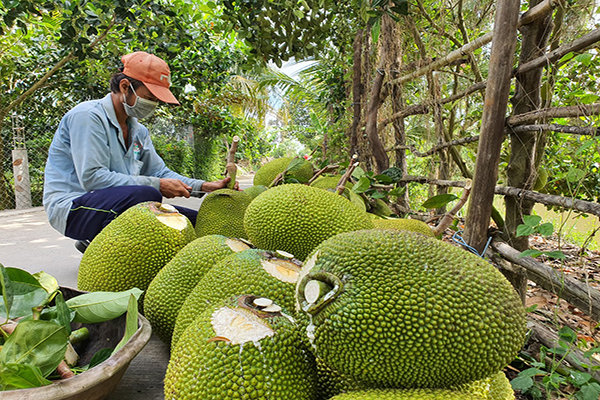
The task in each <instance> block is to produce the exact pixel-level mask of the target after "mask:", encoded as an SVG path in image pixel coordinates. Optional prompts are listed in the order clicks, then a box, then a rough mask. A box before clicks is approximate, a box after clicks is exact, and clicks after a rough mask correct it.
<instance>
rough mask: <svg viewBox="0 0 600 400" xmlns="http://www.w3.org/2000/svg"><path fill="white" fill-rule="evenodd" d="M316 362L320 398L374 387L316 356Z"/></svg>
mask: <svg viewBox="0 0 600 400" xmlns="http://www.w3.org/2000/svg"><path fill="white" fill-rule="evenodd" d="M309 345H310V342H309ZM315 363H316V366H317V378H318V379H317V382H318V383H317V393H318V396H317V398H319V399H330V398H332V397H333V396H335V395H338V394H342V393H347V392H354V391H358V390H368V389H372V388H373V387H372V385H369V384H366V383H363V382H358V381H356V380H354V379H352V378H349V377H347V376H344V375H342V374H340V373H339V372H337V371H336V370H334V369H333V368H331V367H330V366H329V365H327V364H326V363H325V362H324V361H323V360H321V359H319V358H315Z"/></svg>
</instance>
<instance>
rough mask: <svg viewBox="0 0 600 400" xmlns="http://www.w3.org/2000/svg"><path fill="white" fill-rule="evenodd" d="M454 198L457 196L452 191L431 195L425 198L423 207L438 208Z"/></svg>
mask: <svg viewBox="0 0 600 400" xmlns="http://www.w3.org/2000/svg"><path fill="white" fill-rule="evenodd" d="M456 199H458V197H456V195H454V194H452V193H446V194H438V195H437V196H433V197H430V198H428V199H427V200H425V202H424V203H423V207H424V208H427V209H432V208H440V207H444V206H445V205H446V204H448V203H450V202H451V201H454V200H456Z"/></svg>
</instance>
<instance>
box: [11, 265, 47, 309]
mask: <svg viewBox="0 0 600 400" xmlns="http://www.w3.org/2000/svg"><path fill="white" fill-rule="evenodd" d="M4 271H5V272H6V276H5V277H4V280H5V281H6V279H7V278H8V281H10V286H11V288H12V289H11V290H12V295H13V296H12V304H11V306H10V317H11V318H18V317H23V316H25V315H27V314H31V309H32V308H33V307H37V306H39V305H42V304H45V303H47V301H48V300H49V294H48V292H46V290H45V289H44V288H43V287H42V286H41V285H40V283H39V282H38V281H37V279H35V278H34V277H33V275H31V274H30V273H29V272H27V271H23V270H22V269H18V268H5V269H4ZM3 293H4V288H3ZM3 302H4V300H3ZM0 317H7V315H6V308H5V307H0Z"/></svg>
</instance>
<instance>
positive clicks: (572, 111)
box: [506, 103, 600, 126]
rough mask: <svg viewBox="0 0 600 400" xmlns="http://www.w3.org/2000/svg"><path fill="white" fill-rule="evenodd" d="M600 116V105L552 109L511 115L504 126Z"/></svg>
mask: <svg viewBox="0 0 600 400" xmlns="http://www.w3.org/2000/svg"><path fill="white" fill-rule="evenodd" d="M598 114H600V103H595V104H586V105H578V106H566V107H552V108H543V109H540V110H534V111H531V112H528V113H524V114H519V115H513V116H511V117H508V118H507V119H506V125H509V126H510V125H523V124H526V123H530V122H535V121H537V120H538V119H541V118H577V117H587V116H590V115H598Z"/></svg>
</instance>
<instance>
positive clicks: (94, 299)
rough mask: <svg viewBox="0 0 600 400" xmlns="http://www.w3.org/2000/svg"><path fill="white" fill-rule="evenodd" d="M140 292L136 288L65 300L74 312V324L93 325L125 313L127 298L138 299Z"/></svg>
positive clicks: (87, 294) (83, 295)
mask: <svg viewBox="0 0 600 400" xmlns="http://www.w3.org/2000/svg"><path fill="white" fill-rule="evenodd" d="M141 294H142V291H141V290H140V289H138V288H133V289H129V290H126V291H123V292H92V293H86V294H82V295H79V296H76V297H73V298H71V299H69V300H67V302H66V303H67V305H68V306H69V308H70V309H71V310H73V311H75V313H76V314H75V318H74V319H73V321H74V322H81V323H84V324H94V323H98V322H104V321H110V320H111V319H115V318H117V317H119V316H121V315H122V314H123V313H125V311H127V304H128V303H129V296H130V295H134V296H135V298H136V299H139V298H140V295H141Z"/></svg>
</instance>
